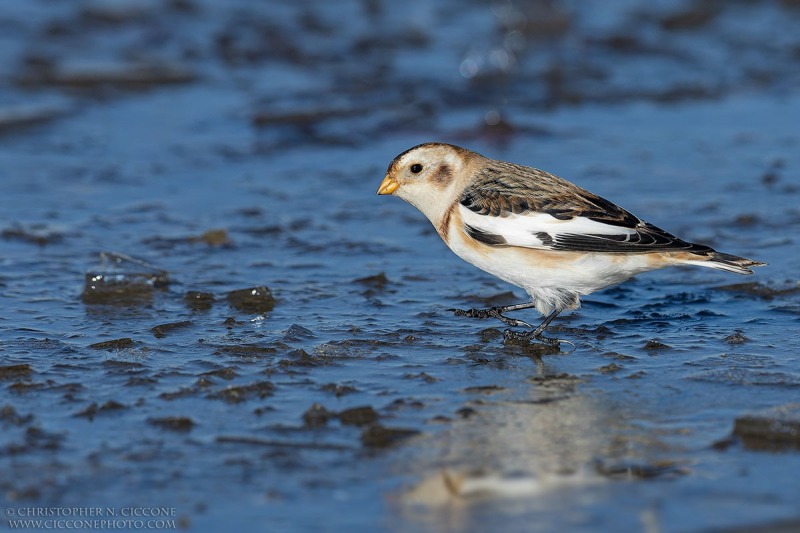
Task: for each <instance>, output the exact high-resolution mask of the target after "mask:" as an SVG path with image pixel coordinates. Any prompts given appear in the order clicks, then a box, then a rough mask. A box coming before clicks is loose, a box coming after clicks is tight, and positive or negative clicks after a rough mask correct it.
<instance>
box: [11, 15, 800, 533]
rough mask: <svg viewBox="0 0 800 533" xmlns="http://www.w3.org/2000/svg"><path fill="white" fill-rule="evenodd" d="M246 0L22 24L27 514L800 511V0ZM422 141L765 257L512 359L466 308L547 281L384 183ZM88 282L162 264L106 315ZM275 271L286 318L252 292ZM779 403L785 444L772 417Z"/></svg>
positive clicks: (18, 304) (595, 306)
mask: <svg viewBox="0 0 800 533" xmlns="http://www.w3.org/2000/svg"><path fill="white" fill-rule="evenodd" d="M249 4H250V3H248V2H227V3H224V4H223V3H214V2H199V1H193V2H192V1H188V2H187V1H185V0H183V1H174V2H167V3H157V2H147V3H140V2H136V3H130V4H129V3H122V2H99V3H97V2H92V3H74V4H73V3H69V4H63V5H62V4H58V5H55V4H53V3H51V2H45V1H34V2H27V1H26V2H21V1H20V2H9V3H8V7H7V8H6V10H5V12H4V14H3V15H2V16H0V28H4V31H0V35H2V37H0V58H2V61H0V65H2V67H0V68H2V73H3V78H4V79H5V80H6V83H4V84H2V85H0V102H3V104H2V106H0V135H2V141H3V142H2V143H0V163H2V164H0V232H2V234H1V238H0V267H1V268H0V289H2V291H0V294H2V297H1V300H0V301H2V305H1V306H0V391H2V392H0V398H2V400H0V427H2V433H1V435H2V436H0V465H2V467H1V468H0V489H1V490H0V506H2V507H3V508H5V509H24V508H31V507H35V508H39V507H47V508H55V507H101V508H114V509H118V510H119V509H123V508H126V507H159V508H160V507H165V508H171V509H175V513H176V518H177V520H178V524H177V525H178V526H180V527H186V528H189V529H190V530H197V531H206V530H208V531H212V530H219V529H220V528H222V527H225V528H229V527H236V526H239V527H246V528H247V529H256V528H261V529H269V530H297V531H304V530H310V529H314V530H318V529H319V528H324V529H330V530H343V529H345V528H349V529H353V530H368V529H369V530H374V529H386V530H392V531H412V530H413V531H418V530H425V529H428V530H431V531H441V530H456V531H486V530H487V529H491V528H502V529H503V530H504V531H532V530H533V531H553V530H575V531H578V530H589V529H591V530H596V529H600V530H608V531H620V530H643V531H708V530H715V531H716V530H727V529H732V530H736V531H738V530H739V529H734V528H737V527H744V528H745V530H746V528H748V527H753V528H755V527H764V525H765V524H771V525H773V526H775V527H777V526H776V524H784V525H785V526H786V527H787V528H789V529H787V530H791V528H792V527H797V524H798V523H800V512H799V511H798V507H797V497H798V496H800V476H797V475H796V473H797V472H798V470H799V469H800V455H799V454H798V453H797V449H798V446H800V444H798V443H800V439H799V438H798V436H797V435H798V431H800V430H798V427H800V423H798V418H800V417H798V415H797V411H796V410H793V409H794V408H793V407H791V404H796V403H797V402H798V398H799V397H800V396H798V394H799V393H800V358H799V357H798V350H797V348H798V346H799V345H800V333H799V332H800V290H798V277H797V272H798V271H800V254H798V251H797V250H798V248H797V244H798V243H797V235H798V230H800V208H798V199H800V179H798V168H800V156H798V154H799V153H800V150H798V148H800V133H799V132H798V129H797V126H796V124H797V117H800V97H799V96H798V95H797V92H796V88H797V86H798V82H799V81H800V79H798V69H797V66H796V61H797V51H798V50H800V38H798V37H797V36H796V32H795V31H793V29H794V28H795V27H796V25H797V23H798V19H800V10H798V9H797V7H796V6H795V5H794V3H792V2H775V3H758V4H753V3H749V2H729V3H725V4H724V5H715V6H712V7H700V8H695V9H690V8H687V7H685V6H684V5H683V4H680V3H677V2H671V1H670V2H668V1H664V2H658V3H655V4H651V5H650V7H648V8H646V9H645V8H642V7H640V6H638V5H637V3H634V2H622V1H620V2H613V3H605V4H603V6H605V7H603V8H601V7H599V6H596V7H592V8H588V7H583V8H581V9H579V8H577V7H576V6H572V5H571V4H568V3H560V2H554V3H549V2H535V1H531V2H523V3H513V4H510V3H498V4H484V3H481V2H469V3H463V2H445V3H442V4H441V5H440V6H438V7H436V8H431V7H428V4H427V3H425V2H413V1H412V2H406V3H404V5H403V6H400V7H397V6H394V5H393V4H391V3H388V2H385V3H384V2H346V3H341V4H337V5H338V7H337V8H336V9H333V8H331V7H328V6H327V4H323V3H310V4H307V5H306V4H303V5H297V6H293V7H288V6H278V5H270V4H265V5H264V6H262V7H260V8H254V7H251V6H250V5H249ZM342 21H346V24H345V23H343V22H342ZM142 65H145V66H146V68H144V67H142ZM164 65H168V68H167V67H165V66H164ZM498 120H499V122H498ZM428 140H441V141H447V142H454V143H457V144H461V145H464V146H468V147H470V148H472V149H474V150H476V151H479V152H481V153H484V154H485V155H487V156H491V157H496V158H499V159H505V160H509V161H514V162H518V163H522V164H529V165H533V166H537V167H540V168H544V169H547V170H549V171H552V172H555V173H557V174H559V175H561V176H564V177H566V178H568V179H571V180H572V181H574V182H576V183H578V184H580V185H582V186H584V187H586V188H588V189H590V190H592V191H594V192H596V193H598V194H601V195H603V196H605V197H607V198H610V199H612V200H613V201H615V202H617V203H619V204H621V205H623V206H624V207H626V208H628V209H629V210H631V211H632V212H634V213H636V214H638V215H640V216H642V217H644V218H646V219H647V220H648V221H650V222H652V223H655V224H656V225H659V226H661V227H664V228H665V229H667V230H669V231H671V232H673V233H676V234H678V235H680V236H681V237H683V238H686V239H689V240H692V241H698V242H703V243H707V244H710V245H712V246H714V247H716V248H718V249H720V250H723V251H726V252H729V253H734V254H738V255H744V256H747V257H752V258H755V259H759V260H763V261H767V262H768V263H769V266H768V267H765V268H763V269H760V270H759V271H758V272H757V273H756V274H755V275H754V276H752V277H748V278H743V277H737V276H734V275H731V274H726V273H720V272H715V271H710V270H707V269H699V268H698V269H683V270H681V269H673V270H666V271H661V272H656V273H651V274H648V275H643V276H641V277H639V278H637V279H635V280H632V281H631V282H628V283H626V284H624V285H622V286H619V287H616V288H612V289H609V290H606V291H604V292H601V293H597V294H593V295H591V296H589V297H587V298H586V299H585V300H584V306H583V307H582V308H581V309H580V310H579V311H577V312H575V313H572V314H571V315H566V316H564V317H563V318H559V319H558V320H557V321H556V322H555V323H554V324H555V326H556V327H555V328H554V333H556V334H557V335H558V336H559V337H563V338H567V339H569V340H571V341H572V342H574V343H575V349H574V350H573V351H571V352H569V353H567V354H555V355H552V354H542V353H539V352H538V351H537V350H535V349H528V348H525V347H522V346H516V345H508V346H506V345H504V344H503V342H502V335H501V331H502V329H501V328H498V324H496V323H492V322H491V321H477V320H469V319H465V318H457V317H453V316H451V314H449V313H448V312H447V309H448V308H451V307H476V306H482V305H499V304H506V303H514V302H517V301H523V300H524V293H523V292H522V291H521V290H519V289H516V288H513V287H510V286H508V285H506V284H504V283H502V282H500V281H498V280H495V279H493V278H492V277H490V276H488V275H487V274H484V273H482V272H480V271H478V270H476V269H474V268H473V267H471V266H470V265H467V264H465V263H463V262H461V261H460V260H459V259H458V258H457V257H455V256H453V255H452V254H451V253H450V252H449V251H448V250H447V249H446V248H445V246H444V244H442V243H441V241H440V240H439V238H438V237H437V236H436V234H435V232H434V231H433V229H432V228H431V227H430V225H429V223H428V222H427V221H426V220H425V219H424V217H423V216H422V215H421V214H420V213H418V212H417V211H416V210H414V209H413V208H412V207H411V206H409V205H407V204H405V203H404V202H402V201H400V200H397V199H395V198H385V197H376V196H375V190H376V188H377V186H378V184H379V183H380V180H381V179H382V177H383V172H384V170H385V167H386V165H387V164H388V162H389V161H391V159H392V158H393V157H394V156H395V155H396V154H397V153H399V152H401V151H403V150H405V149H406V148H408V147H410V146H412V145H414V144H417V143H419V142H424V141H428ZM215 230H219V231H215ZM106 252H117V253H120V254H124V255H126V256H130V257H132V258H135V259H136V260H139V261H142V262H144V263H146V264H147V265H150V266H143V265H142V264H141V263H130V262H125V261H122V262H120V263H119V264H113V263H111V264H109V263H108V262H106V263H105V264H104V263H103V262H102V260H101V256H100V254H101V253H106ZM161 271H165V272H166V273H167V276H168V278H169V282H168V283H167V284H166V285H165V286H161V285H163V283H155V284H151V282H152V281H153V278H152V275H153V274H154V273H158V272H161ZM87 273H92V274H98V273H101V274H104V275H106V279H112V280H113V279H114V276H115V275H117V274H120V273H122V274H123V276H125V275H127V276H128V278H125V279H130V277H131V275H132V274H133V275H134V276H133V277H136V279H138V280H140V282H141V283H140V285H138V286H137V287H135V290H134V291H132V292H131V291H128V292H122V293H112V294H111V295H110V296H108V297H107V299H105V300H104V299H102V298H101V299H100V300H99V303H98V300H97V299H93V298H92V297H91V296H90V297H88V298H87V297H86V295H85V292H84V291H85V290H86V286H85V281H86V274H87ZM109 276H110V277H109ZM741 283H744V284H745V285H734V284H741ZM156 285H157V286H156ZM262 286H265V287H267V288H268V289H269V293H270V294H271V295H272V296H274V298H275V301H274V305H273V302H272V301H271V300H270V299H269V297H268V296H267V295H266V294H267V293H266V292H265V291H263V290H262V291H261V295H262V296H261V298H256V301H255V302H252V301H250V300H249V299H247V298H246V299H245V303H242V301H241V300H240V299H237V300H231V299H229V294H230V293H231V292H232V291H238V290H242V289H251V288H256V287H262ZM90 292H91V290H90ZM190 292H191V293H193V295H192V296H191V297H190V298H187V293H190ZM196 293H200V294H201V295H202V296H203V297H202V298H199V299H198V297H197V294H196ZM198 302H199V303H198ZM248 303H249V306H248ZM519 316H520V318H522V319H524V320H528V321H534V320H536V319H537V317H535V313H528V314H525V313H520V314H519ZM158 326H162V327H160V328H159V327H158ZM154 328H155V329H154ZM103 343H104V344H103ZM780 406H783V408H784V410H785V411H788V413H789V414H787V415H780V416H778V415H776V414H775V412H774V411H765V410H768V409H770V408H775V407H780ZM367 407H368V409H357V408H367ZM782 412H783V411H782ZM751 413H755V414H756V415H758V416H760V417H762V419H764V420H767V421H777V422H781V423H782V425H781V426H780V427H781V428H783V429H781V430H780V431H779V432H778V433H779V435H780V438H777V440H776V437H775V435H771V436H770V435H767V434H766V433H761V434H758V435H756V436H755V437H752V436H748V435H746V434H744V433H743V430H742V429H741V427H743V426H742V425H741V421H742V420H743V419H744V418H745V417H746V416H747V415H748V414H751ZM792 413H794V414H793V415H792ZM792 416H794V418H792ZM737 420H739V425H736V424H737ZM735 425H736V428H737V430H736V432H734V426H735ZM779 425H780V424H779ZM23 512H24V511H23ZM8 516H10V515H8V514H6V517H8ZM6 517H4V518H3V520H5V519H6ZM4 525H7V524H5V523H4Z"/></svg>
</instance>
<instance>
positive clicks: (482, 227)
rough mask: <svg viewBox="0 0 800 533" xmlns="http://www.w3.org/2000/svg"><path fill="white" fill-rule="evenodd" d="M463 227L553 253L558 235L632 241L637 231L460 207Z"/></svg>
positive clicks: (540, 215) (593, 222) (539, 215)
mask: <svg viewBox="0 0 800 533" xmlns="http://www.w3.org/2000/svg"><path fill="white" fill-rule="evenodd" d="M458 209H459V214H460V215H461V218H462V220H463V221H464V224H466V225H467V226H470V227H472V228H474V229H475V230H477V231H478V232H481V233H485V234H489V235H497V236H499V237H502V238H503V239H504V240H505V241H506V244H508V245H510V246H521V247H523V248H538V249H541V250H552V249H553V244H554V243H555V242H556V241H558V238H559V236H566V235H572V236H582V235H586V236H596V235H614V236H617V238H620V239H622V238H626V237H627V238H630V237H633V236H635V235H636V233H637V232H636V230H635V229H631V228H624V227H621V226H612V225H611V224H604V223H602V222H597V221H596V220H591V219H589V218H585V217H574V218H571V219H568V220H559V219H557V218H555V217H553V216H550V215H548V214H546V213H526V214H521V215H520V214H512V213H509V214H508V215H507V216H502V217H498V216H486V215H479V214H477V213H475V212H474V211H471V210H470V209H468V208H466V207H464V206H463V205H460V204H459V206H458Z"/></svg>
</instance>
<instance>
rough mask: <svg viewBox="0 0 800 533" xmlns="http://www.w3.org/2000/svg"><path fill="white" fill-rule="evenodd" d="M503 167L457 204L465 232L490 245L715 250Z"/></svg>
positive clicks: (542, 175) (537, 175)
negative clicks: (684, 239)
mask: <svg viewBox="0 0 800 533" xmlns="http://www.w3.org/2000/svg"><path fill="white" fill-rule="evenodd" d="M497 163H498V165H497V166H492V167H489V168H486V169H484V170H483V171H482V175H481V176H480V179H477V180H475V182H474V184H473V185H471V186H468V187H467V188H466V190H465V191H464V193H463V194H462V195H461V197H460V199H459V205H458V206H457V208H458V210H459V214H460V215H461V218H462V220H463V222H464V231H465V232H466V233H467V234H468V235H469V236H471V237H472V238H474V239H476V240H478V241H480V242H482V243H484V244H487V245H491V246H520V247H525V248H537V249H542V250H558V251H576V252H606V253H619V252H624V253H645V252H656V251H664V252H666V251H685V252H693V253H699V254H706V253H709V252H713V250H712V249H711V248H709V247H707V246H703V245H699V244H694V243H690V242H686V241H683V240H681V239H679V238H678V237H675V236H674V235H672V234H670V233H667V232H666V231H664V230H662V229H660V228H658V227H656V226H654V225H652V224H648V223H647V222H644V221H643V220H641V219H639V218H638V217H636V216H634V215H632V214H631V213H629V212H628V211H626V210H625V209H622V208H621V207H619V206H617V205H615V204H613V203H611V202H609V201H608V200H606V199H604V198H601V197H599V196H597V195H595V194H592V193H590V192H588V191H586V190H584V189H581V188H580V187H578V186H576V185H573V184H572V183H570V182H568V181H566V180H563V179H561V178H558V177H557V176H554V175H552V174H549V173H547V172H544V171H541V170H537V169H532V168H529V167H522V166H518V165H511V164H506V163H500V162H497Z"/></svg>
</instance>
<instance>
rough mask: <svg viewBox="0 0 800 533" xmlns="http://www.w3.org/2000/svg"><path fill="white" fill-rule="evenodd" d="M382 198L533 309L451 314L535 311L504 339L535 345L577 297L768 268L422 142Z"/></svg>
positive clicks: (577, 191) (532, 173)
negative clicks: (668, 276)
mask: <svg viewBox="0 0 800 533" xmlns="http://www.w3.org/2000/svg"><path fill="white" fill-rule="evenodd" d="M378 194H393V195H395V196H399V197H400V198H402V199H403V200H405V201H407V202H408V203H410V204H411V205H413V206H414V207H416V208H417V209H419V210H420V211H422V213H423V214H424V215H425V216H426V217H428V219H429V220H430V221H431V222H432V223H433V226H434V227H435V228H436V231H437V232H438V233H439V235H440V236H441V238H442V239H443V240H444V242H445V243H446V244H447V246H449V247H450V249H451V250H452V251H453V252H455V254H456V255H458V256H459V257H461V258H462V259H464V260H465V261H467V262H468V263H472V264H473V265H475V266H477V267H478V268H480V269H482V270H485V271H486V272H488V273H490V274H493V275H494V276H497V277H498V278H500V279H502V280H504V281H507V282H509V283H511V284H513V285H517V286H518V287H522V288H523V289H525V291H527V292H528V294H529V295H530V296H531V298H532V301H531V302H529V303H522V304H517V305H509V306H505V307H493V308H490V309H469V310H466V311H464V310H460V309H453V310H452V311H453V312H454V313H455V314H456V315H458V316H467V317H473V318H489V317H493V318H497V319H499V320H501V321H502V322H504V323H506V324H508V325H509V326H512V327H514V326H527V327H531V328H532V326H531V325H530V324H527V323H526V322H523V321H521V320H515V319H513V318H509V317H507V316H505V315H504V313H507V312H509V311H517V310H519V309H527V308H530V307H535V308H536V309H537V310H538V311H539V312H540V313H542V314H543V315H545V319H544V321H543V322H542V323H541V324H540V325H539V326H538V327H537V328H535V329H533V328H532V329H533V331H531V332H528V333H524V334H520V333H514V332H512V331H510V330H507V331H506V338H517V339H519V338H521V339H526V340H530V339H536V340H539V341H544V342H550V343H557V342H558V341H557V340H555V339H548V338H546V337H543V336H542V332H543V331H544V329H545V328H546V327H547V325H548V324H550V322H551V321H552V320H553V319H554V318H555V317H556V316H557V315H558V314H559V313H561V312H562V311H564V310H566V309H577V308H578V307H579V306H580V297H581V295H585V294H590V293H592V292H594V291H597V290H599V289H603V288H605V287H608V286H610V285H614V284H617V283H620V282H622V281H625V280H626V279H628V278H630V277H631V276H635V275H636V274H639V273H641V272H646V271H648V270H656V269H659V268H663V267H666V266H671V265H698V266H705V267H710V268H716V269H720V270H727V271H729V272H735V273H737V274H752V273H753V271H752V270H750V267H757V266H762V265H765V264H766V263H762V262H760V261H753V260H751V259H745V258H743V257H737V256H735V255H730V254H724V253H720V252H717V251H715V250H713V249H712V248H710V247H708V246H704V245H702V244H694V243H691V242H687V241H684V240H681V239H679V238H677V237H675V236H674V235H672V234H670V233H667V232H666V231H664V230H662V229H660V228H657V227H656V226H654V225H652V224H648V223H647V222H644V221H643V220H641V219H640V218H638V217H636V216H634V215H632V214H631V213H629V212H628V211H626V210H625V209H622V208H621V207H619V206H617V205H615V204H613V203H611V202H609V201H608V200H606V199H604V198H601V197H599V196H597V195H595V194H592V193H591V192H589V191H587V190H584V189H582V188H580V187H578V186H577V185H574V184H572V183H570V182H568V181H566V180H564V179H561V178H559V177H557V176H554V175H552V174H549V173H547V172H544V171H543V170H538V169H535V168H530V167H525V166H521V165H515V164H513V163H506V162H504V161H497V160H494V159H488V158H486V157H484V156H482V155H480V154H478V153H475V152H471V151H469V150H467V149H465V148H461V147H459V146H453V145H450V144H442V143H426V144H420V145H419V146H415V147H414V148H411V149H410V150H407V151H405V152H403V153H402V154H400V155H398V156H397V157H395V158H394V161H392V163H391V164H390V165H389V168H388V169H387V171H386V177H385V178H384V179H383V182H382V183H381V185H380V187H379V188H378Z"/></svg>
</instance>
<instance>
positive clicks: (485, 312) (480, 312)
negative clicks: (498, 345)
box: [448, 302, 555, 329]
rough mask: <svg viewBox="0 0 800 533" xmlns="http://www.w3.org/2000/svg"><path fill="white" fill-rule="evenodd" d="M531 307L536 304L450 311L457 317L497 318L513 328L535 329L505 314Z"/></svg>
mask: <svg viewBox="0 0 800 533" xmlns="http://www.w3.org/2000/svg"><path fill="white" fill-rule="evenodd" d="M531 307H536V304H534V303H533V302H529V303H525V304H516V305H506V306H503V307H490V308H489V309H467V310H466V311H465V310H463V309H448V311H452V312H453V314H455V315H456V316H466V317H469V318H496V319H497V320H499V321H501V322H503V323H505V324H507V325H509V326H511V327H512V328H513V327H516V326H525V327H528V328H531V329H533V326H531V325H530V324H528V323H527V322H524V321H522V320H517V319H515V318H509V317H507V316H505V315H504V314H503V313H507V312H509V311H518V310H520V309H530V308H531ZM553 318H555V317H553ZM551 320H552V319H551Z"/></svg>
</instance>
